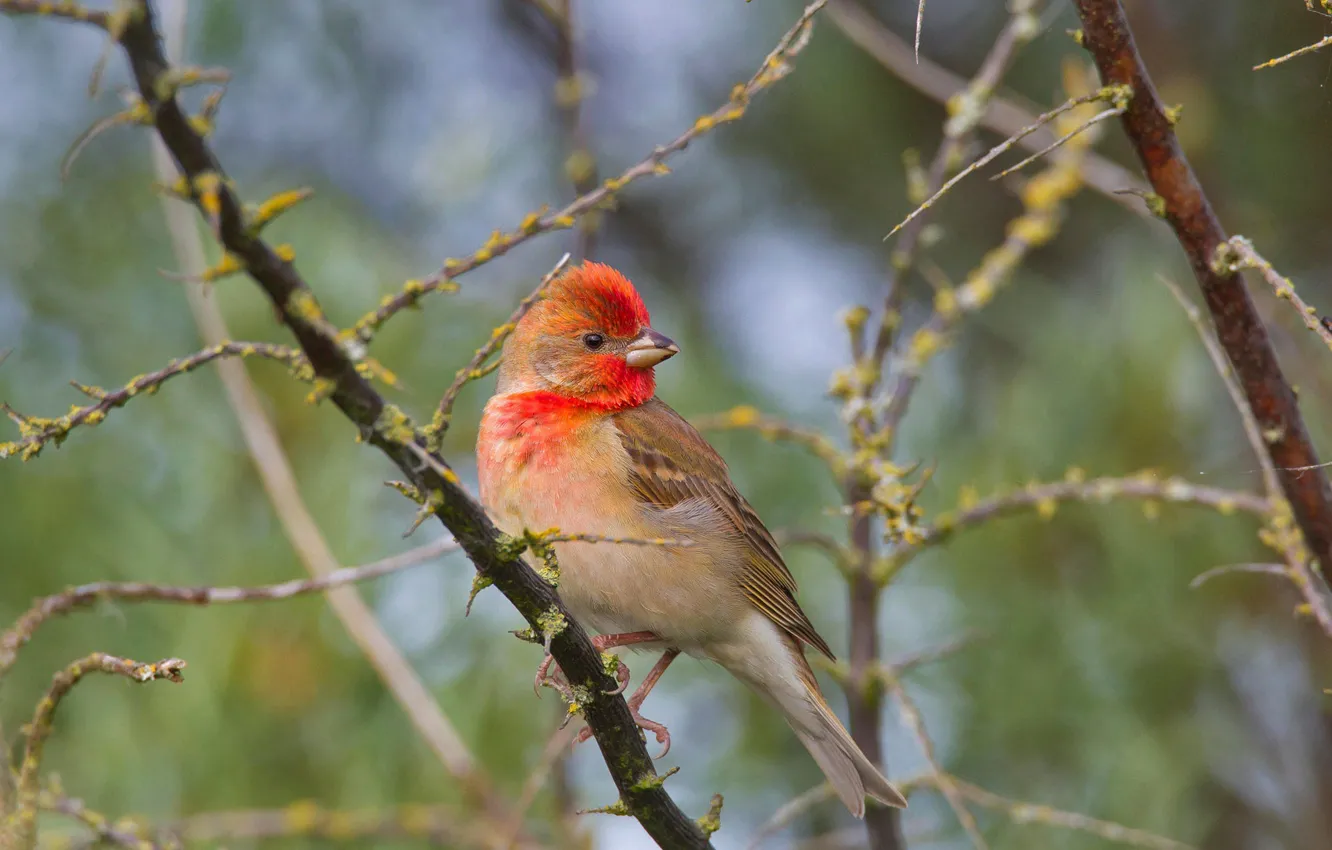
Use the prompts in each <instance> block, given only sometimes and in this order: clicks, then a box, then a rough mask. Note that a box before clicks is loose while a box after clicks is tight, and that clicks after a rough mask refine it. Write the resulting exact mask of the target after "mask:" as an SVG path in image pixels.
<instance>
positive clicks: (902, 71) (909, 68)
mask: <svg viewBox="0 0 1332 850" xmlns="http://www.w3.org/2000/svg"><path fill="white" fill-rule="evenodd" d="M828 18H829V20H831V21H832V23H833V24H834V25H835V26H836V27H837V28H838V29H840V30H841V31H842V33H843V34H844V35H845V36H846V37H847V38H848V39H849V40H850V41H851V42H852V43H854V44H855V45H856V46H857V47H859V48H860V49H861V50H863V51H865V52H866V53H867V54H869V55H870V56H871V57H873V58H874V59H875V60H876V61H877V62H878V63H879V64H880V65H883V67H884V68H886V69H887V70H888V71H889V72H890V73H892V74H893V75H895V76H896V77H898V78H899V79H901V80H902V82H904V83H906V84H907V85H909V86H911V87H912V88H913V89H915V90H916V91H918V92H920V93H921V94H923V95H925V96H926V97H928V98H930V99H932V100H936V101H938V102H939V103H945V104H950V105H951V104H954V103H956V102H957V100H956V99H957V98H959V96H961V95H963V93H964V92H965V91H966V90H967V88H968V86H969V85H970V84H969V83H968V81H967V80H965V79H964V78H962V77H959V76H957V75H956V74H954V73H953V72H952V71H949V70H948V69H947V68H944V67H943V66H941V65H938V64H936V63H934V62H932V61H930V60H929V59H928V58H921V57H918V56H913V54H912V49H911V44H910V43H909V42H906V41H904V40H902V39H901V38H899V37H898V36H897V35H896V34H894V33H893V31H892V30H890V29H888V27H887V26H885V25H884V24H883V23H882V22H881V21H879V20H878V19H877V18H875V17H874V15H872V14H871V13H870V12H869V11H867V10H866V9H865V8H864V7H863V6H861V5H860V4H859V3H858V2H855V0H833V2H832V3H830V4H829V6H828ZM976 112H977V113H979V119H978V120H979V124H978V126H979V127H983V128H984V129H986V130H991V131H993V132H995V133H998V134H999V135H1000V136H1012V135H1015V134H1016V133H1017V132H1018V131H1019V130H1021V129H1022V128H1023V127H1025V126H1027V125H1028V124H1032V123H1034V122H1035V121H1036V113H1035V112H1034V111H1032V110H1031V109H1029V108H1027V107H1026V106H1024V105H1022V104H1019V103H1018V102H1016V101H1014V100H1010V99H1008V98H1005V97H1002V96H1000V95H999V94H998V93H997V92H991V93H990V96H989V98H988V99H987V100H984V101H982V102H979V103H977V104H976ZM1054 140H1055V136H1054V133H1052V132H1050V130H1049V129H1048V128H1042V129H1040V130H1037V131H1036V132H1035V133H1032V134H1031V135H1029V136H1023V137H1022V139H1021V140H1020V141H1019V142H1018V145H1019V146H1020V147H1022V148H1025V149H1026V150H1027V151H1030V152H1032V153H1034V152H1036V151H1038V150H1041V149H1042V148H1044V147H1045V146H1046V145H1049V144H1050V143H1051V142H1053V141H1054ZM1082 177H1083V179H1084V180H1085V181H1086V183H1087V186H1088V188H1091V189H1095V190H1096V191H1098V192H1100V193H1101V194H1102V195H1104V196H1105V197H1107V198H1109V199H1110V200H1112V201H1115V202H1116V203H1118V204H1121V205H1123V206H1124V207H1125V208H1126V209H1129V210H1130V211H1132V212H1135V213H1138V214H1141V215H1148V214H1149V213H1148V212H1147V211H1146V209H1145V208H1144V207H1143V205H1142V204H1141V203H1138V202H1136V201H1133V200H1132V199H1131V198H1126V197H1125V196H1124V194H1123V191H1124V190H1125V189H1129V190H1137V191H1142V192H1145V191H1146V184H1145V183H1143V182H1142V181H1141V180H1140V179H1139V178H1138V177H1137V176H1136V175H1134V174H1132V173H1131V172H1129V171H1128V170H1127V169H1125V168H1123V167H1122V166H1120V165H1119V164H1118V163H1116V162H1112V161H1111V160H1109V159H1107V158H1105V157H1104V156H1101V155H1100V154H1097V153H1089V154H1088V155H1087V157H1086V160H1085V162H1083V165H1082ZM939 182H942V181H939ZM936 188H937V186H936ZM903 240H904V241H905V236H904V237H903Z"/></svg>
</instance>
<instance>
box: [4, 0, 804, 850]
mask: <svg viewBox="0 0 1332 850" xmlns="http://www.w3.org/2000/svg"><path fill="white" fill-rule="evenodd" d="M825 2H826V0H817V2H814V3H812V4H811V5H810V6H808V7H807V8H806V9H805V11H804V13H803V14H802V15H801V17H800V18H799V19H798V21H797V23H796V25H795V26H794V27H793V28H792V29H791V30H790V31H789V32H788V33H787V34H786V35H785V36H784V37H783V38H782V40H781V41H780V42H779V44H778V46H777V48H776V49H775V50H774V51H773V52H772V53H771V54H770V55H769V57H768V58H767V60H765V62H764V64H763V66H762V67H761V68H760V70H759V72H758V73H757V74H756V75H755V76H754V77H753V78H752V79H751V80H750V81H749V82H748V83H746V84H743V85H741V86H738V87H737V88H736V89H735V90H734V91H733V92H732V97H731V99H730V100H729V101H728V103H727V104H726V105H725V106H723V107H722V108H721V109H719V110H718V111H717V112H714V113H713V114H711V115H708V116H704V117H703V118H702V119H700V120H699V121H698V122H696V123H695V125H694V127H692V128H691V129H690V130H689V131H687V132H686V133H685V134H683V135H682V136H680V137H679V138H677V139H676V140H675V141H674V142H672V143H670V144H668V145H665V146H663V147H660V148H658V149H656V150H655V151H654V152H653V154H652V155H651V156H649V157H648V158H647V159H646V160H644V161H643V162H642V163H640V164H639V165H638V166H635V167H634V168H631V169H630V170H629V171H627V172H625V174H624V175H622V177H621V178H619V179H618V180H612V181H608V183H607V184H605V185H603V186H602V187H601V188H600V189H598V190H596V191H594V192H593V193H591V194H590V195H588V196H584V198H582V199H580V200H579V201H575V202H574V204H572V205H570V207H567V208H566V209H565V210H564V211H562V212H561V213H560V214H558V215H557V216H547V217H545V218H541V217H537V218H536V219H535V220H534V221H531V222H529V223H525V226H524V227H523V228H522V229H521V231H520V232H519V233H518V234H517V235H516V236H511V237H508V238H506V237H504V236H502V235H500V234H497V238H496V239H492V241H491V243H490V244H488V245H487V246H486V247H485V248H483V249H482V251H481V252H478V253H477V254H475V255H473V257H472V258H470V260H469V261H468V268H474V267H476V266H477V265H480V264H481V263H482V262H485V261H487V260H488V259H489V258H490V257H492V256H497V255H498V254H500V253H504V252H505V251H507V250H508V249H509V248H511V247H513V245H515V244H518V242H521V241H525V240H526V239H528V238H530V237H531V236H533V235H536V234H537V233H540V232H544V231H546V230H552V229H557V227H567V226H569V225H571V224H572V222H573V217H574V216H576V215H578V214H581V213H583V212H585V211H587V210H589V209H592V208H594V207H596V206H598V205H599V204H600V203H601V202H602V201H604V200H606V199H607V198H608V197H610V196H611V195H612V194H613V193H614V192H616V191H618V189H619V188H621V187H622V186H623V185H624V183H626V182H628V180H631V179H634V178H636V177H638V176H642V175H645V174H648V173H656V172H658V171H660V170H661V167H662V162H663V160H664V159H665V157H667V156H668V155H669V154H671V153H674V152H675V151H678V150H681V149H683V148H684V147H685V146H687V145H688V144H689V142H690V141H692V140H693V139H694V138H696V137H697V136H699V135H701V134H702V133H704V132H706V131H707V130H709V129H711V128H712V127H714V126H716V125H717V124H719V123H725V122H728V121H733V120H736V119H737V118H739V117H740V116H741V115H743V114H744V111H745V109H746V108H747V106H748V103H749V99H750V98H751V97H752V95H753V94H755V93H756V92H758V91H759V90H761V89H762V88H764V87H766V86H767V85H769V84H770V83H772V82H773V81H775V80H777V79H780V78H781V77H782V76H784V75H785V74H786V73H788V72H789V70H790V65H789V59H790V58H791V57H792V56H794V55H795V54H796V53H798V52H799V51H800V50H801V49H803V47H804V45H805V44H806V43H808V40H809V36H810V33H811V24H812V18H813V16H814V15H815V14H816V13H817V12H818V11H819V9H821V8H822V6H823V5H824V3H825ZM24 5H25V4H13V3H12V2H9V0H5V2H0V10H8V11H24V12H26V11H35V10H31V9H28V8H24V7H23V6H24ZM117 35H118V36H119V38H118V41H119V43H120V46H121V47H123V48H124V50H125V53H126V56H127V57H128V59H129V62H130V66H131V70H132V72H133V75H134V80H135V85H136V87H137V88H138V90H139V94H140V96H141V97H142V98H143V100H144V102H145V103H146V104H147V105H148V106H149V108H150V110H151V114H152V116H153V120H154V124H155V126H156V128H157V132H158V134H159V135H160V137H161V139H162V141H163V143H164V144H165V145H166V147H167V149H168V150H169V151H170V153H171V155H172V157H173V158H174V159H175V161H176V163H177V165H178V166H179V167H180V169H181V171H182V173H183V175H184V184H185V186H186V187H187V188H188V192H189V194H190V195H191V196H192V198H193V200H194V201H195V203H196V205H197V206H198V208H199V210H200V212H201V213H203V215H204V216H205V218H206V219H207V220H208V222H209V223H210V225H211V226H212V228H213V231H214V233H215V235H216V236H217V238H218V240H219V242H220V243H221V244H222V246H223V248H224V249H225V251H226V252H227V253H228V254H229V255H231V256H234V257H235V258H236V260H237V261H238V262H240V263H242V264H243V266H244V268H245V269H246V271H247V272H248V273H249V274H250V276H251V277H252V278H254V280H255V281H256V282H257V283H258V284H259V285H260V287H261V288H262V289H263V290H264V292H265V293H266V294H267V295H268V297H269V299H270V300H271V301H272V303H273V304H274V306H275V307H276V308H277V310H278V311H279V316H280V318H281V320H282V322H283V324H285V325H286V326H287V327H288V328H289V329H290V330H291V331H292V333H293V334H294V335H295V336H296V339H297V341H298V343H299V344H300V347H301V349H302V351H303V352H304V353H305V355H306V357H307V358H308V360H309V362H310V364H311V367H312V369H313V371H314V373H315V376H316V380H317V381H322V382H323V384H324V386H326V387H327V390H328V393H327V394H328V398H329V399H330V400H332V402H333V403H334V404H335V405H336V406H337V407H338V408H339V409H340V410H341V411H342V412H343V413H344V414H345V415H346V416H347V417H348V418H349V419H350V420H351V421H352V422H353V423H354V424H355V425H357V427H358V429H359V430H360V432H361V434H362V436H363V437H364V438H365V439H366V440H367V441H368V442H370V443H372V444H374V445H375V446H376V447H377V448H379V449H380V450H381V451H383V452H384V453H385V454H386V455H387V456H388V457H389V458H390V459H391V460H392V461H393V462H394V463H395V464H396V465H397V466H398V467H399V468H400V469H401V470H402V471H403V472H404V473H405V474H406V475H407V476H408V477H409V478H410V479H411V482H412V484H413V486H415V487H416V488H417V489H418V490H419V491H420V492H422V493H427V494H430V495H432V496H435V495H437V496H438V497H439V507H438V508H437V510H436V514H437V516H439V518H440V520H441V522H443V523H444V524H445V526H446V527H448V528H449V529H450V530H451V531H452V532H453V533H454V535H455V537H456V538H457V539H458V541H459V543H460V544H461V546H462V548H463V549H464V550H465V551H466V552H467V554H468V557H469V558H470V559H471V560H472V561H473V563H474V564H476V566H477V568H478V571H479V572H480V573H481V574H482V575H483V576H484V577H485V578H486V579H487V580H489V581H491V582H493V583H494V584H495V585H496V586H497V587H499V589H500V591H501V592H503V593H504V594H505V595H506V596H507V597H508V598H509V599H510V600H511V601H512V602H513V603H514V604H515V607H517V608H518V609H519V612H520V613H521V614H522V615H523V616H524V617H525V618H526V619H527V620H528V622H529V623H530V624H531V625H532V626H533V627H534V628H540V627H542V624H543V623H547V624H548V623H550V622H552V621H558V623H559V628H557V629H555V630H553V631H552V633H551V634H550V644H551V645H550V649H551V652H552V654H553V655H554V656H555V658H556V660H557V661H558V662H559V664H560V667H561V669H562V670H563V671H564V673H565V675H566V676H567V677H568V678H569V679H570V681H573V682H577V683H579V684H580V685H582V686H584V687H585V688H586V689H587V691H588V697H589V698H588V699H586V700H583V701H581V702H582V710H583V712H584V716H585V719H586V720H587V722H588V725H589V726H590V727H591V728H592V729H593V731H594V732H595V733H596V737H597V741H598V743H599V745H600V746H601V748H602V751H603V754H604V755H605V756H606V761H607V765H608V767H609V768H610V770H611V773H612V776H613V778H614V779H615V781H616V784H617V786H618V787H619V790H620V795H621V799H620V803H621V804H622V805H623V806H624V808H625V809H626V810H627V811H629V812H630V813H631V814H633V815H634V816H635V817H637V818H638V820H639V821H640V822H641V823H642V824H643V826H644V828H645V829H646V830H647V832H648V833H649V834H650V835H652V837H653V838H654V839H655V840H656V841H657V842H658V843H659V844H661V845H662V846H663V847H705V846H710V843H709V841H708V839H707V837H706V834H705V832H704V830H703V829H701V828H700V825H699V824H698V823H696V822H694V821H693V820H691V819H689V818H688V817H686V816H685V815H684V814H683V812H681V811H680V810H679V808H678V807H676V805H675V804H674V802H673V801H672V800H671V799H670V797H669V796H668V795H667V794H666V792H665V791H664V789H663V787H662V780H661V779H660V778H658V777H657V775H656V772H655V770H654V769H653V766H652V763H651V760H650V759H649V758H648V755H647V751H646V748H645V747H644V745H643V741H642V738H641V737H640V735H639V733H638V730H637V728H636V726H635V725H634V723H633V721H632V718H631V717H630V714H629V711H628V708H627V706H626V705H625V703H624V700H623V699H622V698H620V697H618V696H616V697H610V696H608V695H607V694H606V693H605V692H607V691H612V690H614V689H615V683H614V682H613V681H612V680H611V678H610V677H609V675H608V674H607V673H606V672H605V669H604V665H603V664H602V660H601V658H600V654H599V653H597V652H596V651H595V650H594V648H593V647H592V645H591V642H590V641H589V640H588V639H587V635H586V633H585V632H584V631H583V630H582V628H581V627H580V626H579V625H578V624H577V623H576V622H573V621H571V620H569V619H568V617H567V614H566V612H565V611H564V610H563V606H562V605H561V603H560V602H559V599H558V597H557V596H556V595H555V593H554V589H553V588H552V587H551V586H550V585H549V584H547V583H546V582H545V581H543V580H542V579H541V578H540V577H539V576H538V575H536V574H535V573H534V572H533V571H532V570H531V569H530V568H528V567H527V565H526V564H524V563H523V562H522V560H521V558H520V556H521V552H522V549H523V548H524V547H523V546H514V545H512V543H506V541H505V539H504V538H503V537H502V536H501V535H500V534H499V532H498V531H497V530H496V529H495V527H494V525H493V524H492V523H491V522H490V520H489V518H488V517H486V515H485V513H484V511H482V510H481V508H480V506H479V505H478V504H476V502H474V501H473V500H472V499H471V498H470V497H469V496H468V495H467V493H466V491H465V490H464V489H463V488H462V486H461V484H460V482H459V481H458V478H457V476H456V475H454V474H453V473H452V471H451V470H450V469H449V468H448V466H447V465H446V464H445V463H444V461H443V460H442V459H441V458H438V457H437V456H433V455H432V456H430V460H431V462H430V463H422V462H421V461H420V460H419V459H418V458H417V456H416V452H420V451H423V450H422V449H421V444H422V442H423V441H424V437H423V436H422V434H421V433H420V432H419V431H418V429H417V428H416V427H415V426H414V425H413V423H412V422H411V420H410V419H409V418H408V417H407V415H406V414H405V413H403V412H402V411H401V410H399V409H398V408H397V407H396V406H393V405H390V404H388V403H387V402H386V401H385V400H384V399H383V398H382V397H381V396H380V395H379V394H378V392H376V391H375V390H374V388H373V387H372V386H371V385H370V384H369V382H368V381H367V380H366V379H365V377H364V376H363V375H362V374H360V372H359V370H358V368H357V367H358V363H359V362H361V361H362V360H363V359H364V341H366V340H368V339H369V337H370V336H371V335H372V334H373V330H374V329H376V328H378V327H379V326H380V325H381V324H382V322H383V320H385V319H387V318H388V317H389V316H391V315H392V314H393V313H395V312H397V311H398V310H400V309H402V308H403V307H405V306H408V305H410V304H414V303H415V302H416V301H417V300H419V298H420V297H421V295H423V294H424V293H425V292H426V291H429V289H430V288H432V287H431V285H430V283H431V282H429V281H427V282H426V283H418V284H417V285H416V286H411V287H408V288H407V289H406V290H405V292H404V294H403V295H402V296H400V298H399V299H389V302H387V303H386V304H385V305H384V306H383V307H382V308H381V310H379V311H376V313H374V314H372V316H370V317H368V321H366V320H363V322H362V323H358V328H357V329H356V332H354V333H352V334H344V333H342V332H340V331H339V330H338V328H337V327H336V326H335V325H333V324H332V322H330V321H329V320H328V319H327V318H326V317H325V315H324V313H323V310H322V308H321V307H320V305H319V303H318V301H317V299H316V298H315V296H314V294H313V292H312V291H311V290H310V288H309V286H308V285H307V284H306V283H305V281H304V280H303V279H302V278H301V277H300V276H299V275H298V274H297V273H296V271H295V268H294V267H293V265H292V263H291V260H290V258H289V257H283V256H280V255H279V254H278V253H276V252H275V251H274V249H273V248H272V247H270V246H269V245H268V244H267V243H266V242H265V241H264V240H263V239H262V238H260V236H259V235H258V233H257V232H256V230H255V229H254V228H253V227H251V226H250V223H249V222H248V221H247V220H246V217H245V214H244V213H245V208H244V207H243V205H242V204H241V202H240V200H239V199H238V197H237V195H236V194H235V191H234V189H233V188H232V185H231V183H230V181H229V180H227V178H226V177H225V174H224V172H223V170H222V168H221V166H220V164H219V163H218V161H217V159H216V157H215V156H214V154H213V153H212V151H211V150H210V149H209V147H208V146H207V145H206V143H205V141H204V138H203V136H202V135H200V133H199V128H198V127H197V126H196V124H195V123H194V122H191V121H190V119H189V117H188V116H187V115H186V114H185V113H184V112H183V111H182V109H181V107H180V105H179V103H178V102H177V100H176V97H175V91H174V90H173V89H171V88H170V87H164V86H162V85H160V83H161V81H162V80H164V79H168V75H169V74H170V66H169V65H168V63H167V60H166V58H165V56H164V55H163V53H162V49H161V45H160V39H159V36H158V33H157V31H156V21H155V14H154V11H153V8H152V6H151V5H150V4H149V3H148V2H146V0H136V2H134V3H133V5H132V7H131V12H130V13H129V14H128V15H127V19H126V21H125V23H124V25H123V31H121V32H118V33H117ZM557 219H558V220H557ZM465 270H466V269H460V268H459V267H458V266H457V265H453V266H449V265H447V264H446V269H445V270H444V271H443V272H441V273H440V274H439V275H437V276H436V279H435V280H434V282H433V288H440V286H441V285H442V284H443V283H446V282H447V281H448V279H450V278H451V277H456V276H457V274H460V273H461V272H462V271H465ZM413 449H415V450H416V452H414V451H413Z"/></svg>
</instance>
